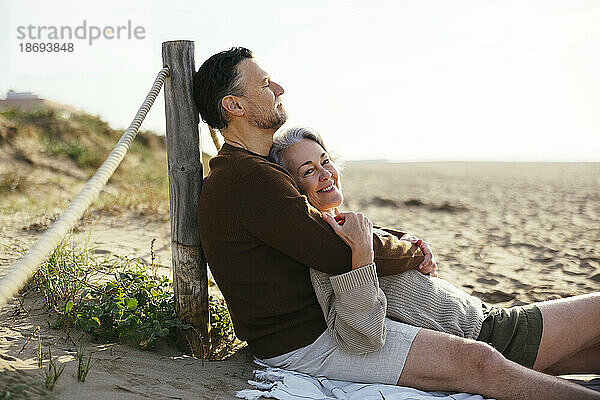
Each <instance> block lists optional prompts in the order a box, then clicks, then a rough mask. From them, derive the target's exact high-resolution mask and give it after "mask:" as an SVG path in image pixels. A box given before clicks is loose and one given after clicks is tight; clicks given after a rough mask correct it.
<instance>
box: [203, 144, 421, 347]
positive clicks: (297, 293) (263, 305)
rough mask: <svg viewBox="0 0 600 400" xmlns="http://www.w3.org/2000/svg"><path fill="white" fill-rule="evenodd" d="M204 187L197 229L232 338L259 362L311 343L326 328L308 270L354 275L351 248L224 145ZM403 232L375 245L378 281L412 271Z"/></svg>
mask: <svg viewBox="0 0 600 400" xmlns="http://www.w3.org/2000/svg"><path fill="white" fill-rule="evenodd" d="M210 170H211V171H210V173H209V175H208V176H207V177H206V179H205V180H204V183H203V185H202V193H201V195H200V205H199V210H198V224H199V226H200V240H201V242H202V248H203V250H204V253H205V255H206V259H207V261H208V264H209V266H210V270H211V272H212V274H213V276H214V278H215V280H216V282H217V285H218V286H219V289H220V290H221V292H222V293H223V295H224V296H225V299H226V301H227V304H228V307H229V311H230V313H231V318H232V321H233V324H234V327H235V331H236V335H237V336H238V337H239V338H240V339H242V340H246V341H247V342H248V345H249V346H250V350H251V351H252V353H253V354H254V355H255V356H257V357H259V358H271V357H275V356H278V355H281V354H285V353H287V352H290V351H292V350H295V349H298V348H300V347H303V346H307V345H308V344H310V343H312V342H314V341H315V340H316V338H317V337H318V336H319V335H320V334H321V333H323V332H324V331H325V329H326V324H325V321H324V318H323V314H322V312H321V308H320V306H319V303H318V301H317V298H316V296H315V292H314V290H313V287H312V284H311V281H310V275H309V267H312V268H314V269H316V270H319V271H322V272H326V273H329V274H333V275H339V274H342V273H345V272H348V271H350V270H351V251H350V248H349V247H348V246H347V245H346V244H345V243H344V242H343V241H342V240H341V239H340V238H339V237H338V236H337V235H336V234H335V233H334V232H333V230H332V229H331V227H330V226H329V225H328V224H327V222H326V221H324V220H323V219H322V218H321V215H320V213H319V212H318V211H317V210H316V209H315V208H313V207H312V206H310V205H309V204H308V202H307V200H306V197H305V196H302V195H301V194H300V192H299V191H298V188H297V187H296V185H295V183H294V181H293V179H292V177H291V176H290V174H289V173H288V172H287V171H286V170H285V169H283V168H282V167H280V166H279V165H277V164H275V163H272V162H270V161H269V160H268V159H267V158H266V157H263V156H260V155H258V154H254V153H252V152H249V151H247V150H244V149H241V148H238V147H234V146H231V145H228V144H224V145H223V147H222V148H221V150H220V151H219V154H218V155H217V156H216V157H214V158H213V159H212V160H211V161H210ZM402 235H403V233H402V232H396V231H390V232H389V235H385V234H383V235H378V236H375V237H374V249H373V250H374V252H375V263H376V264H377V273H378V274H379V275H380V276H385V275H390V274H394V273H399V272H402V271H406V270H408V269H411V268H414V267H415V266H417V265H418V264H419V263H420V262H421V260H422V258H423V257H422V254H421V253H420V250H418V249H415V247H414V246H413V245H411V244H410V243H407V242H403V241H400V240H399V237H401V236H402Z"/></svg>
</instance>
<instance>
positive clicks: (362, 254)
mask: <svg viewBox="0 0 600 400" xmlns="http://www.w3.org/2000/svg"><path fill="white" fill-rule="evenodd" d="M321 216H322V217H323V219H324V220H325V221H327V222H328V223H329V225H331V227H332V228H333V231H334V232H335V233H336V234H337V235H338V236H339V237H340V238H341V239H342V240H343V241H344V242H345V243H346V244H347V245H348V246H350V248H351V249H352V269H357V268H360V267H363V266H365V265H368V264H371V263H372V262H373V223H372V222H371V221H370V220H369V218H367V217H366V216H365V215H363V214H362V213H355V212H345V213H339V214H338V215H337V216H336V217H335V218H336V219H338V220H340V221H343V222H342V224H341V225H340V223H338V221H336V219H334V217H333V216H332V215H331V214H329V213H321Z"/></svg>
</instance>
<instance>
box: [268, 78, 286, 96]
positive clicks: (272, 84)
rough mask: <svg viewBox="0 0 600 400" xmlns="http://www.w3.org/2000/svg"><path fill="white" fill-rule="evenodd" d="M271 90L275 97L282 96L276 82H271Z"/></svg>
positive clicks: (281, 91)
mask: <svg viewBox="0 0 600 400" xmlns="http://www.w3.org/2000/svg"><path fill="white" fill-rule="evenodd" d="M271 86H272V87H271V90H272V91H273V93H274V94H275V97H279V96H281V95H282V94H283V87H282V86H281V85H280V84H278V83H277V82H273V81H271Z"/></svg>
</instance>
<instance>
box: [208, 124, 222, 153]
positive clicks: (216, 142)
mask: <svg viewBox="0 0 600 400" xmlns="http://www.w3.org/2000/svg"><path fill="white" fill-rule="evenodd" d="M208 131H209V132H210V137H211V138H212V140H213V143H214V145H215V147H216V148H217V151H219V150H221V143H219V137H218V136H217V130H216V129H215V128H213V127H212V126H210V125H209V126H208Z"/></svg>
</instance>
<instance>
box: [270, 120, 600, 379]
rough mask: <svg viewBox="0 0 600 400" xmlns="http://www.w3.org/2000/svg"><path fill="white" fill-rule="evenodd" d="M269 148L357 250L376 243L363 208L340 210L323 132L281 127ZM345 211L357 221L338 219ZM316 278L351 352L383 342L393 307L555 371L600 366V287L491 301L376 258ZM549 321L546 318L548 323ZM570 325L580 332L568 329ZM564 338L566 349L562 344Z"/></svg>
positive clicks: (412, 319)
mask: <svg viewBox="0 0 600 400" xmlns="http://www.w3.org/2000/svg"><path fill="white" fill-rule="evenodd" d="M270 156H271V158H273V159H274V160H275V161H276V162H277V163H279V164H280V165H282V166H283V167H284V168H286V169H287V170H288V171H289V172H290V174H291V175H292V177H293V178H294V180H295V182H296V183H297V185H298V187H299V189H300V191H301V192H302V193H303V194H304V195H306V197H307V199H308V201H309V202H310V203H311V204H312V205H313V206H314V207H315V208H317V209H318V210H319V211H321V212H323V216H324V218H325V219H326V220H327V222H329V223H330V225H331V226H332V228H333V229H334V231H335V232H336V233H337V234H338V235H339V236H340V237H341V238H342V239H343V240H344V241H345V242H346V243H347V244H348V245H349V246H350V247H351V248H352V251H353V255H354V252H368V251H372V242H371V238H372V232H373V229H372V224H371V223H370V221H368V219H367V218H366V217H364V216H362V215H361V214H354V213H340V212H339V209H338V208H339V207H340V206H341V204H342V202H343V195H342V192H341V182H340V176H339V172H338V170H337V168H336V166H335V164H334V163H333V162H332V161H331V159H330V157H329V153H328V152H327V150H326V147H325V145H324V144H323V141H322V139H321V137H320V136H319V134H318V133H317V132H315V131H312V130H310V129H307V128H292V129H289V130H287V131H284V132H282V133H281V134H279V135H276V136H275V138H274V144H273V147H272V148H271V153H270ZM345 219H350V220H351V223H352V225H351V226H350V225H349V224H343V225H340V224H339V221H343V220H345ZM403 239H404V237H403ZM406 239H408V240H410V241H414V240H415V239H414V238H412V237H407V238H406ZM369 244H370V246H371V247H370V248H369ZM432 264H433V266H435V263H434V262H431V263H428V264H426V265H425V266H424V268H423V270H422V272H424V273H435V269H434V268H432ZM369 278H371V280H370V281H369ZM372 278H374V279H372ZM311 279H312V282H313V286H314V288H315V292H316V294H317V298H318V299H319V303H320V304H321V307H322V309H323V312H324V314H325V319H326V322H327V325H328V330H329V332H330V333H331V335H332V337H333V338H334V340H335V341H336V343H337V344H338V345H339V346H340V347H342V348H344V349H346V350H348V351H351V352H355V353H364V352H369V351H374V350H377V349H378V348H379V347H381V346H382V345H383V342H384V341H385V323H384V320H385V314H386V311H387V315H388V316H390V317H392V318H395V319H399V320H401V321H402V322H406V323H409V324H411V325H415V326H420V327H426V328H430V329H434V330H438V331H442V332H447V333H452V334H454V335H457V336H462V337H467V338H473V339H477V340H480V341H485V342H487V343H489V344H491V345H492V346H493V347H495V348H496V349H498V350H499V351H500V352H501V353H502V354H503V355H504V356H505V357H506V358H508V359H511V360H513V361H515V362H518V363H519V364H521V365H524V366H527V367H530V368H534V369H538V370H545V371H546V372H556V373H558V372H563V373H564V372H566V371H570V372H575V371H576V372H598V371H599V370H600V324H599V323H598V321H600V301H599V300H600V296H598V294H593V295H587V296H577V297H574V298H571V299H563V300H560V301H553V302H545V303H539V304H533V305H529V306H525V307H513V308H510V309H503V308H498V307H487V306H486V305H485V304H483V303H482V302H481V301H480V300H479V299H477V298H475V297H473V296H470V295H468V294H467V293H465V292H464V291H462V290H460V289H458V288H456V287H454V286H453V285H451V284H450V283H448V282H445V281H443V280H441V279H438V278H435V277H429V276H426V275H424V274H423V273H421V272H419V271H417V270H413V271H408V272H405V273H403V274H399V275H393V276H389V277H385V278H381V279H379V282H378V281H377V278H376V274H375V266H374V265H367V266H365V267H363V268H359V269H356V270H353V271H351V272H349V273H347V274H343V275H340V276H337V277H330V276H328V275H326V274H323V273H321V272H318V271H314V270H311ZM369 283H371V284H370V285H369ZM378 283H379V285H380V286H381V289H380V288H379V286H378ZM382 291H383V292H384V293H385V296H384V295H383V293H381V292H382ZM386 297H387V300H388V301H387V309H386V301H385V300H386ZM565 309H567V310H569V312H570V313H572V314H573V316H574V318H577V319H578V320H582V321H585V322H586V323H585V326H586V327H593V328H591V329H592V331H591V332H590V331H589V330H588V329H586V330H587V332H585V333H583V332H580V330H578V329H577V327H573V328H571V329H568V328H565V325H566V324H567V323H568V322H566V321H563V320H561V319H560V318H563V317H564V315H565V313H564V310H565ZM542 321H544V323H545V324H546V325H547V326H546V327H544V329H542ZM565 333H569V334H570V336H571V337H573V338H575V339H572V338H571V337H569V338H564V337H561V336H562V335H564V334H565ZM559 344H562V345H563V346H565V345H566V347H567V349H564V348H563V349H560V348H555V346H558V345H559Z"/></svg>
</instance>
